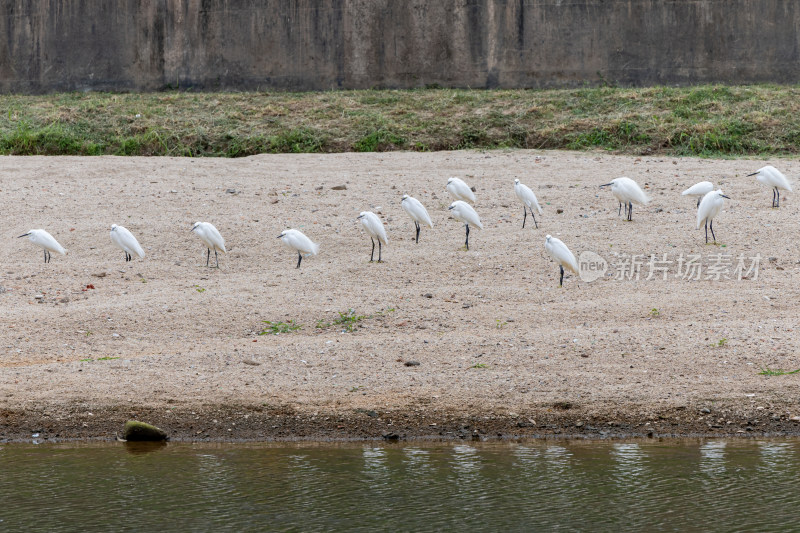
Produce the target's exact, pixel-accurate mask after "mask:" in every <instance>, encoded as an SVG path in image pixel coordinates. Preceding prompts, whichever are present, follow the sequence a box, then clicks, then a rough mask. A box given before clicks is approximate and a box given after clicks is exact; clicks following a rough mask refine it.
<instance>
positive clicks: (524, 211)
mask: <svg viewBox="0 0 800 533" xmlns="http://www.w3.org/2000/svg"><path fill="white" fill-rule="evenodd" d="M531 213H533V211H531ZM526 220H528V208H527V207H525V206H524V205H523V206H522V228H523V229H524V228H525V221H526Z"/></svg>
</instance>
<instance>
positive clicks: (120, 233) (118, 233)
mask: <svg viewBox="0 0 800 533" xmlns="http://www.w3.org/2000/svg"><path fill="white" fill-rule="evenodd" d="M111 241H112V242H113V243H114V244H116V245H117V247H118V248H122V251H123V252H125V261H130V260H131V259H133V254H136V255H138V256H139V258H142V257H144V250H142V247H141V246H140V245H139V241H137V240H136V237H134V236H133V233H131V232H130V231H128V230H127V229H126V228H123V227H122V226H117V225H116V224H111Z"/></svg>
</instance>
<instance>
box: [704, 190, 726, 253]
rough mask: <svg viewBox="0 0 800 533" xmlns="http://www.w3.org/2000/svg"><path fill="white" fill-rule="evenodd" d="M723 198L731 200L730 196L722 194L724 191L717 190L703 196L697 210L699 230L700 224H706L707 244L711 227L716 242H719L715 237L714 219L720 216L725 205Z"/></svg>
mask: <svg viewBox="0 0 800 533" xmlns="http://www.w3.org/2000/svg"><path fill="white" fill-rule="evenodd" d="M723 198H727V199H728V200H730V197H729V196H725V195H724V194H722V190H720V189H717V190H716V191H711V192H710V193H707V194H706V195H705V196H703V199H702V200H701V201H700V207H698V208H697V229H700V224H702V223H703V222H705V223H706V244H708V227H709V226H711V236H712V237H713V238H714V242H715V243H716V242H717V236H716V235H714V218H715V217H716V216H717V215H718V214H719V211H720V209H722V204H724V203H725V200H723Z"/></svg>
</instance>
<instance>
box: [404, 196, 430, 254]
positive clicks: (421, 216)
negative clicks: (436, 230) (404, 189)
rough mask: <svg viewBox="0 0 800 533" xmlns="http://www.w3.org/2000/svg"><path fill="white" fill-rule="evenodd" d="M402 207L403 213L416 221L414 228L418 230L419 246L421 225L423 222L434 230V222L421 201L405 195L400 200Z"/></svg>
mask: <svg viewBox="0 0 800 533" xmlns="http://www.w3.org/2000/svg"><path fill="white" fill-rule="evenodd" d="M400 207H402V208H403V211H405V212H406V213H408V216H410V217H411V220H413V221H414V226H416V228H417V244H419V223H420V222H422V223H423V224H425V225H426V226H428V227H429V228H433V222H432V221H431V217H430V215H429V214H428V210H427V209H425V206H424V205H422V204H421V203H420V201H419V200H417V199H416V198H414V197H412V196H409V195H407V194H404V195H403V199H402V200H400Z"/></svg>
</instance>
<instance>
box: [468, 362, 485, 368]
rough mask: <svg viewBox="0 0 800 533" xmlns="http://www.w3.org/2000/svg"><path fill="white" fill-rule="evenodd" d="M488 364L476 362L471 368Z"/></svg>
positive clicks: (483, 366)
mask: <svg viewBox="0 0 800 533" xmlns="http://www.w3.org/2000/svg"><path fill="white" fill-rule="evenodd" d="M487 366H488V365H487V364H486V363H475V364H474V365H472V366H471V367H470V368H486V367H487Z"/></svg>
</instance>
